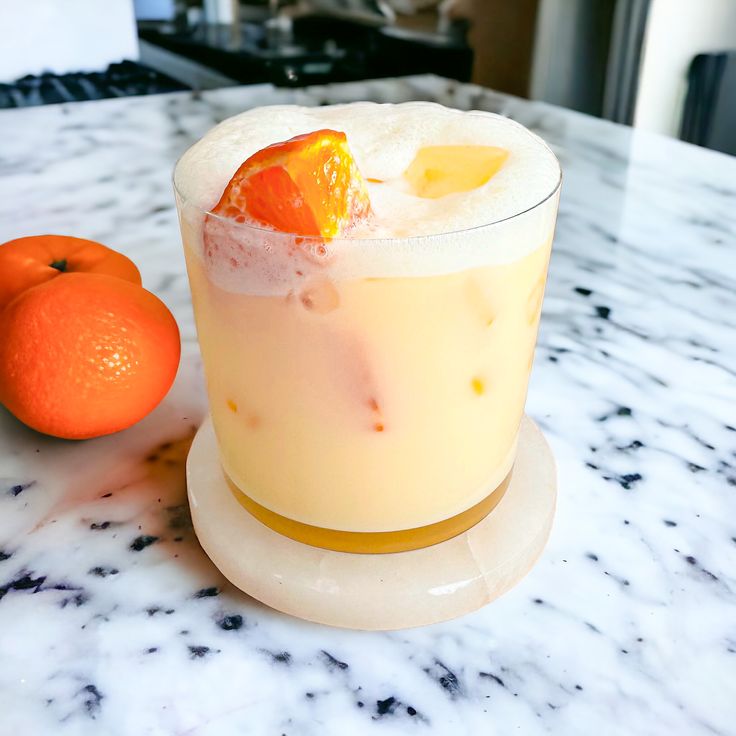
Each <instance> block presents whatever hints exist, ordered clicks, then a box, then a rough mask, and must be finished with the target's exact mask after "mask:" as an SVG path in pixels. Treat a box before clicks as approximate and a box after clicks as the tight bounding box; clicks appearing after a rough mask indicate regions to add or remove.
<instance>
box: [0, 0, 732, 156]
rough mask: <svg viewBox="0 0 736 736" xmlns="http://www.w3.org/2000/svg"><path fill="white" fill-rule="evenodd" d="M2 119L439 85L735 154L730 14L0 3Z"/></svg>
mask: <svg viewBox="0 0 736 736" xmlns="http://www.w3.org/2000/svg"><path fill="white" fill-rule="evenodd" d="M0 29H2V38H3V42H2V46H0V108H9V107H23V106H30V105H43V104H53V103H58V102H68V101H77V100H96V99H103V98H106V97H118V96H126V95H140V94H150V93H155V92H166V91H174V90H184V89H195V90H198V89H208V88H215V87H222V86H227V85H237V84H259V83H270V84H274V85H277V86H289V87H298V86H306V85H309V84H323V83H328V82H338V81H349V80H350V81H354V80H361V79H371V78H377V77H394V76H401V75H407V74H424V73H431V74H437V75H440V76H443V77H448V78H451V79H457V80H460V81H472V82H475V83H477V84H480V85H483V86H486V87H490V88H492V89H495V90H497V91H499V92H505V93H509V94H513V95H518V96H521V97H526V98H531V99H534V100H541V101H546V102H550V103H553V104H556V105H561V106H564V107H567V108H570V109H573V110H579V111H581V112H584V113H589V114H591V115H596V116H599V117H603V118H607V119H610V120H613V121H616V122H620V123H626V124H629V125H633V126H635V127H640V128H643V129H646V130H651V131H656V132H659V133H663V134H666V135H669V136H674V137H679V138H682V139H683V140H686V141H690V142H692V143H696V144H698V145H702V146H707V147H709V148H712V149H715V150H719V151H724V152H727V153H731V154H736V0H441V1H440V0H250V1H248V2H246V1H245V0H0Z"/></svg>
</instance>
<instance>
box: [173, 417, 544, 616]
mask: <svg viewBox="0 0 736 736" xmlns="http://www.w3.org/2000/svg"><path fill="white" fill-rule="evenodd" d="M187 486H188V494H189V503H190V506H191V512H192V520H193V522H194V528H195V531H196V533H197V537H198V538H199V541H200V544H201V545H202V547H203V548H204V550H205V552H206V553H207V554H208V555H209V557H210V558H211V559H212V561H213V562H214V563H215V565H216V566H217V567H218V568H219V569H220V571H221V572H222V573H223V575H225V577H227V578H228V579H229V580H230V581H231V582H232V583H233V584H234V585H236V586H237V587H238V588H240V589H241V590H243V591H245V592H246V593H248V594H249V595H251V596H253V597H254V598H257V599H258V600H260V601H262V602H263V603H266V604H267V605H269V606H272V607H273V608H276V609H278V610H279V611H283V612H285V613H289V614H291V615H293V616H298V617H299V618H304V619H308V620H310V621H316V622H318V623H323V624H328V625H331V626H341V627H345V628H351V629H368V630H383V629H402V628H407V627H411V626H422V625H425V624H431V623H437V622H439V621H446V620H448V619H451V618H455V617H457V616H462V615H463V614H465V613H469V612H471V611H474V610H476V609H478V608H480V607H481V606H484V605H485V604H487V603H490V602H491V601H492V600H494V599H495V598H497V597H498V596H500V595H501V594H502V593H505V592H506V591H507V590H509V589H510V588H511V587H513V586H514V585H515V584H516V583H517V582H519V580H521V578H522V577H524V575H526V573H527V572H528V571H529V570H530V569H531V568H532V566H533V565H534V563H535V562H536V560H537V558H538V557H539V555H540V554H541V552H542V549H543V548H544V545H545V543H546V541H547V537H548V536H549V532H550V529H551V526H552V520H553V517H554V511H555V502H556V496H557V490H556V470H555V463H554V458H553V456H552V453H551V451H550V448H549V445H548V444H547V442H546V440H545V439H544V436H543V435H542V433H541V431H540V430H539V428H538V427H537V425H536V424H534V422H533V421H532V420H531V419H529V418H528V417H525V418H524V420H523V421H522V425H521V433H520V437H519V450H518V456H517V461H516V464H515V466H514V469H513V472H512V478H511V482H510V484H509V487H508V489H507V491H506V494H505V496H504V497H503V499H502V500H501V502H500V503H499V504H498V506H497V507H496V508H495V509H494V510H493V511H492V512H491V513H490V514H489V515H488V516H487V517H486V518H485V519H484V520H483V521H481V522H480V523H478V524H476V525H475V526H474V527H472V528H471V529H469V530H468V531H467V532H465V533H464V534H461V535H459V536H457V537H454V538H453V539H449V540H447V541H446V542H442V543H440V544H436V545H434V546H432V547H426V548H424V549H419V550H413V551H411V552H399V553H393V554H349V553H345V552H333V551H330V550H325V549H320V548H317V547H312V546H310V545H306V544H302V543H301V542H296V541H294V540H292V539H289V538H287V537H284V536H282V535H281V534H278V533H276V532H274V531H272V530H271V529H269V528H268V527H266V526H264V525H263V524H261V523H260V522H259V521H257V520H256V519H255V518H254V517H252V516H251V515H250V514H249V513H248V512H247V511H246V510H245V509H243V508H242V506H241V505H240V504H239V503H238V502H237V500H236V499H235V498H234V497H233V495H232V492H231V491H230V489H229V487H228V485H227V483H226V481H225V478H224V476H223V474H222V469H221V467H220V462H219V459H218V453H217V444H216V440H215V433H214V430H213V428H212V421H211V420H210V419H208V420H207V421H205V422H204V424H203V425H202V426H201V427H200V429H199V431H198V433H197V436H196V437H195V439H194V442H193V444H192V448H191V450H190V452H189V457H188V459H187Z"/></svg>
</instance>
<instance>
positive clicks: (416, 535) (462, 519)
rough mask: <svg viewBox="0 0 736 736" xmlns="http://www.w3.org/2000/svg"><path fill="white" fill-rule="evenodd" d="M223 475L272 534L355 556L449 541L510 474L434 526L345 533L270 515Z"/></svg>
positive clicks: (489, 505) (482, 510)
mask: <svg viewBox="0 0 736 736" xmlns="http://www.w3.org/2000/svg"><path fill="white" fill-rule="evenodd" d="M223 474H224V475H225V479H226V480H227V484H228V486H229V488H230V491H231V492H232V494H233V496H234V497H235V499H236V500H237V501H238V503H240V505H241V506H243V508H245V509H246V510H247V511H248V512H249V513H250V514H251V515H252V516H254V517H255V518H256V519H258V521H260V522H261V523H262V524H265V525H266V526H267V527H269V528H270V529H273V530H274V531H275V532H278V533H279V534H283V535H284V536H285V537H289V538H290V539H294V540H296V541H297V542H302V543H304V544H309V545H311V546H312V547H321V548H322V549H331V550H334V551H336V552H353V553H359V554H386V553H390V552H407V551H409V550H412V549H421V548H423V547H431V546H432V545H433V544H439V543H440V542H444V541H446V540H448V539H452V538H453V537H456V536H458V534H462V533H463V532H465V531H467V530H468V529H470V528H471V527H473V526H475V525H476V524H477V523H478V522H480V521H482V520H483V519H485V517H486V516H488V514H490V513H491V511H493V509H494V508H495V507H496V506H497V505H498V503H499V501H500V500H501V499H502V498H503V495H504V493H505V492H506V489H507V488H508V485H509V481H510V480H511V472H510V473H509V474H508V475H507V476H506V477H505V478H504V479H503V481H502V483H501V484H500V485H499V486H497V487H496V488H494V490H493V491H491V493H489V494H488V495H487V496H486V497H485V498H484V499H483V500H482V501H480V503H477V504H475V506H471V507H470V508H469V509H466V510H465V511H463V512H462V513H460V514H457V515H456V516H451V517H450V518H449V519H444V520H443V521H438V522H436V523H434V524H428V525H427V526H419V527H415V528H414V529H401V530H399V531H395V532H346V531H340V530H337V529H325V528H323V527H319V526H312V525H311V524H303V523H302V522H300V521H294V520H293V519H289V518H288V517H286V516H281V514H277V513H274V512H273V511H270V510H269V509H267V508H265V506H261V504H259V503H257V502H256V501H254V500H253V499H252V498H250V497H249V496H248V495H246V494H245V493H243V491H241V490H240V488H238V486H237V485H235V483H234V482H233V481H232V480H231V479H230V478H229V477H228V476H227V474H226V473H225V471H224V470H223Z"/></svg>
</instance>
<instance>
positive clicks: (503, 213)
mask: <svg viewBox="0 0 736 736" xmlns="http://www.w3.org/2000/svg"><path fill="white" fill-rule="evenodd" d="M321 128H331V129H334V130H340V131H343V132H345V133H346V135H347V139H348V144H349V146H350V149H351V151H352V153H353V156H354V157H355V159H356V162H357V164H358V167H359V169H360V171H361V172H362V174H363V176H364V177H365V178H367V179H368V178H370V179H378V180H381V181H385V182H389V183H390V182H391V180H399V179H400V177H401V175H402V173H403V172H404V171H405V170H406V169H407V167H408V166H409V164H410V163H411V162H412V160H413V159H414V157H415V156H416V154H417V151H418V150H419V149H420V148H422V147H423V146H430V145H487V146H500V147H502V148H505V149H507V150H508V151H509V157H508V159H507V161H506V163H505V164H504V166H503V167H502V169H501V170H500V171H499V172H498V173H497V174H496V175H495V176H493V177H492V178H491V179H490V180H489V182H488V183H487V184H485V185H483V186H481V187H478V188H477V189H474V190H472V191H469V192H461V193H456V194H450V195H447V196H445V197H442V198H439V199H426V198H422V197H418V196H414V195H412V194H411V193H409V192H408V191H406V189H405V188H403V190H402V188H401V187H399V186H396V187H394V186H390V184H369V185H368V187H369V195H370V198H371V206H372V209H373V216H372V217H371V218H370V219H369V220H367V221H365V222H364V223H361V224H359V225H358V226H357V227H355V228H354V229H353V230H352V231H351V232H350V234H349V237H348V238H345V239H342V240H334V241H331V242H330V243H329V244H327V248H328V253H327V254H326V257H318V258H317V259H315V258H310V257H305V256H304V254H303V253H301V252H296V253H295V252H292V253H291V255H289V257H288V260H287V261H283V259H282V258H281V257H279V256H280V255H283V253H284V251H285V250H289V249H288V248H287V249H285V248H284V244H283V240H284V238H285V237H288V236H284V235H283V234H280V233H269V232H268V231H262V230H258V229H257V228H253V227H249V226H247V225H246V226H236V225H234V224H231V223H227V222H219V223H218V225H217V228H215V229H218V230H219V232H220V236H221V237H220V239H221V240H222V241H223V242H222V248H220V249H219V250H220V251H221V252H220V253H219V254H218V256H217V257H214V256H213V255H212V254H210V256H211V257H210V258H207V259H206V261H207V265H208V272H209V273H210V276H211V277H212V278H214V279H215V280H216V281H217V282H218V284H219V285H221V286H223V288H227V289H228V290H235V291H240V290H247V291H249V292H251V293H272V292H273V290H274V288H275V289H276V290H277V291H282V290H284V289H287V290H288V287H289V285H290V284H291V282H292V276H290V275H289V271H290V270H295V271H301V272H302V273H304V269H305V268H306V269H307V270H310V269H314V268H319V269H321V271H320V273H322V274H324V273H325V272H326V271H328V272H329V273H328V274H327V275H328V276H329V277H330V278H355V277H360V276H373V277H376V276H398V275H429V274H439V273H445V272H449V271H458V270H462V269H464V268H470V267H473V266H475V265H482V264H485V263H496V262H508V261H511V260H515V259H516V258H518V257H521V256H522V255H524V254H525V253H528V252H530V251H531V250H534V249H535V248H536V247H539V246H541V245H543V244H545V242H547V241H548V240H549V237H551V231H552V227H553V225H554V216H555V212H556V197H555V196H552V195H554V194H555V193H556V191H557V187H558V183H559V178H560V168H559V164H558V162H557V159H556V158H555V156H554V154H553V153H552V152H551V151H550V149H549V148H548V147H547V145H546V144H545V143H544V142H543V141H542V140H541V139H540V138H539V137H537V136H535V135H534V134H533V133H531V132H530V131H528V130H527V129H526V128H524V127H523V126H521V125H519V124H518V123H515V122H514V121H511V120H509V119H508V118H504V117H501V116H499V115H494V114H491V113H484V112H475V111H474V112H461V111H459V110H452V109H449V108H445V107H443V106H441V105H437V104H434V103H427V102H409V103H403V104H399V105H392V104H376V103H371V102H359V103H353V104H349V105H333V106H328V107H316V108H306V107H297V106H291V105H281V106H273V107H262V108H256V109H253V110H248V111H247V112H244V113H242V114H240V115H236V116H235V117H232V118H229V119H228V120H225V121H224V122H222V123H220V125H218V126H217V127H215V128H213V129H212V130H211V131H210V132H209V133H207V135H205V136H204V138H202V139H201V140H200V141H199V142H198V143H196V144H195V145H194V146H192V147H191V148H190V149H189V150H188V151H187V152H186V153H185V154H184V156H182V158H181V160H180V161H179V163H178V165H177V167H176V172H175V175H174V183H175V186H176V189H177V194H178V199H179V206H180V212H181V217H182V226H183V230H184V232H185V240H186V241H187V243H188V245H189V246H190V247H192V248H193V250H195V252H200V253H201V254H205V253H204V251H205V243H204V239H203V238H202V237H201V231H202V228H203V223H204V219H205V216H206V213H207V211H208V210H210V209H211V208H213V207H214V206H215V204H216V203H217V202H218V200H219V198H220V196H221V195H222V192H223V190H224V189H225V187H226V185H227V183H228V181H229V180H230V178H231V177H232V175H233V174H234V172H235V171H236V170H237V168H238V167H239V166H240V164H241V163H242V162H243V161H244V160H245V159H246V158H248V157H249V156H250V155H252V154H253V153H255V152H256V151H258V150H260V149H262V148H264V147H265V146H267V145H270V144H272V143H275V142H277V141H283V140H287V139H289V138H292V137H293V136H295V135H300V134H302V133H308V132H311V131H313V130H319V129H321ZM198 213H199V214H198ZM522 213H525V214H522ZM211 221H212V218H210V222H211ZM494 223H495V224H494ZM238 228H239V229H238ZM198 233H199V237H198ZM251 241H252V243H251ZM256 241H258V243H260V245H256ZM227 242H231V244H232V247H228V246H227ZM252 247H256V248H263V249H265V250H264V251H263V253H261V254H260V255H259V256H257V257H255V258H250V259H249V261H250V266H249V271H248V273H247V274H246V273H244V269H243V268H242V267H239V266H236V265H234V263H235V262H236V261H239V260H240V256H241V254H242V252H243V250H244V248H245V249H248V248H252ZM292 251H293V249H292ZM315 262H316V263H317V264H318V265H316V266H315ZM254 264H259V265H254ZM295 264H296V265H295ZM296 278H299V279H302V278H303V276H298V277H296ZM265 282H269V283H268V284H267V283H265ZM277 284H278V286H277Z"/></svg>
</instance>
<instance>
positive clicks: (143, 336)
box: [0, 273, 181, 439]
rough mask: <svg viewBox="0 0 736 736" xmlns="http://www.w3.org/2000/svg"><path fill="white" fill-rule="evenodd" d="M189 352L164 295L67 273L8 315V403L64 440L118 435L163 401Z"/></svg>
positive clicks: (0, 322)
mask: <svg viewBox="0 0 736 736" xmlns="http://www.w3.org/2000/svg"><path fill="white" fill-rule="evenodd" d="M180 349H181V348H180V340H179V329H178V327H177V325H176V321H175V320H174V317H173V316H172V314H171V312H169V310H168V309H167V308H166V306H165V305H164V303H163V302H162V301H161V300H159V299H158V297H156V296H154V295H153V294H151V293H150V292H149V291H146V290H145V289H143V288H142V287H141V286H138V285H137V284H136V283H131V281H126V280H124V279H122V278H118V277H115V276H110V275H106V274H100V273H66V274H64V277H63V278H52V279H51V280H47V281H45V282H44V283H41V284H39V285H38V286H34V287H32V288H30V289H27V290H26V291H24V292H23V293H22V294H20V295H19V296H17V297H16V298H15V299H14V300H13V301H12V302H11V303H10V304H9V305H8V306H7V307H6V308H5V309H4V310H3V311H2V312H1V313H0V402H2V403H3V404H4V405H5V406H6V408H7V409H8V410H9V411H10V412H11V413H12V414H14V415H15V416H16V417H17V418H18V419H20V421H22V422H23V423H25V424H27V425H28V426H29V427H32V428H33V429H35V430H37V431H39V432H43V433H44V434H49V435H53V436H55V437H62V438H65V439H87V438H90V437H98V436H100V435H105V434H110V433H112V432H117V431H119V430H121V429H125V428H127V427H130V426H131V425H132V424H135V422H137V421H139V420H140V419H142V418H143V417H145V416H146V415H147V414H148V413H149V412H150V411H151V410H152V409H153V408H154V407H155V406H156V405H157V404H158V403H159V402H160V401H161V400H162V399H163V398H164V396H165V395H166V393H167V392H168V390H169V388H170V387H171V384H172V383H173V381H174V377H175V376H176V371H177V368H178V365H179V356H180Z"/></svg>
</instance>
